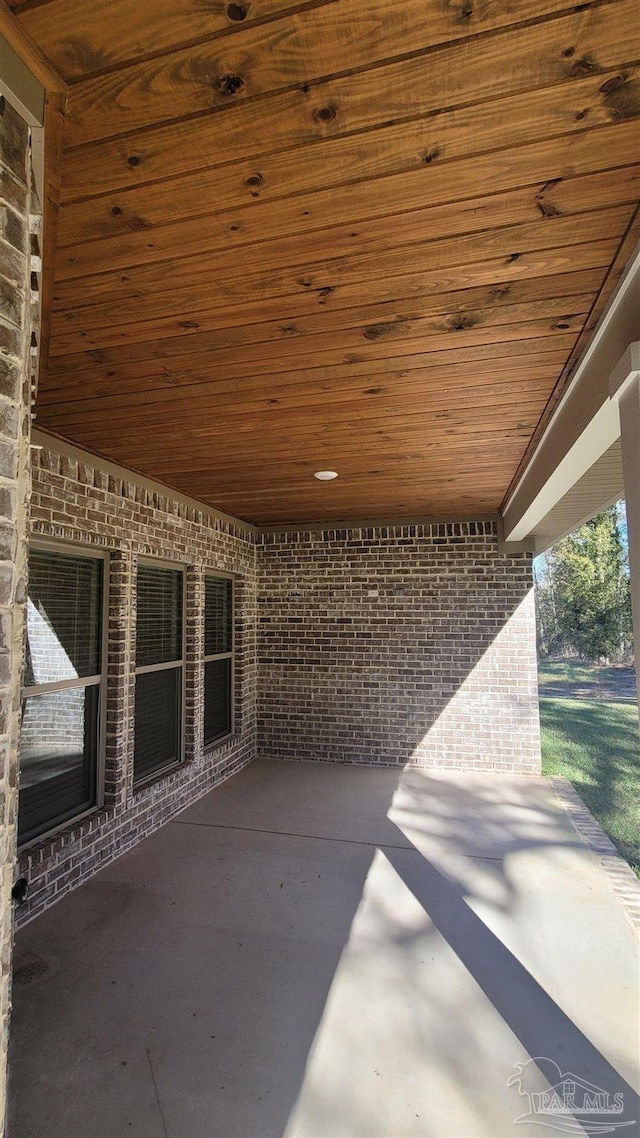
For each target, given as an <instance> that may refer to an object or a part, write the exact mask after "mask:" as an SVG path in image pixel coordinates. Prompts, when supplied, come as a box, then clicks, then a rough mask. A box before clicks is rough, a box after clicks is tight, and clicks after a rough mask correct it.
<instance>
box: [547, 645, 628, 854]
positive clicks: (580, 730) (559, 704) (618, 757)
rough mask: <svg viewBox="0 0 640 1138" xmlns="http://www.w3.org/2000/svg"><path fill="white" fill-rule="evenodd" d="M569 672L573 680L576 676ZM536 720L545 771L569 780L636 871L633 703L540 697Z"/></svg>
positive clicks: (571, 665)
mask: <svg viewBox="0 0 640 1138" xmlns="http://www.w3.org/2000/svg"><path fill="white" fill-rule="evenodd" d="M569 666H570V667H573V664H572V663H571V664H570V665H569ZM576 667H579V665H576ZM587 670H588V669H585V671H587ZM541 678H542V677H541ZM567 678H569V677H567ZM570 678H571V680H572V681H574V682H575V680H576V678H577V677H575V676H571V677H570ZM540 723H541V727H542V771H543V774H547V775H564V777H565V778H568V779H569V780H570V782H572V783H573V785H574V786H575V788H576V790H577V791H578V794H579V795H580V797H581V798H582V799H583V801H584V802H585V803H586V805H587V806H588V807H589V809H590V811H591V813H592V814H594V815H595V817H596V818H597V819H598V821H599V823H600V825H601V826H602V828H603V830H606V832H607V833H608V834H609V837H610V838H611V839H612V840H613V841H614V842H615V844H616V846H617V847H618V849H619V850H620V853H621V854H622V855H623V857H625V858H626V859H627V861H628V862H629V864H630V865H632V866H633V868H634V869H635V871H636V873H638V875H639V876H640V796H639V794H638V787H639V786H640V739H639V737H638V708H637V705H636V704H635V703H616V702H614V701H612V700H604V699H580V700H578V699H566V698H560V699H549V698H544V697H543V698H542V699H541V700H540Z"/></svg>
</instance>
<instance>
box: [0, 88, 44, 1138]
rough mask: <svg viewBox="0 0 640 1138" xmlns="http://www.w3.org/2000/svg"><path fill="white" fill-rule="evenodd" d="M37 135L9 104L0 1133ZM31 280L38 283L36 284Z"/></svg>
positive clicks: (1, 357) (1, 142)
mask: <svg viewBox="0 0 640 1138" xmlns="http://www.w3.org/2000/svg"><path fill="white" fill-rule="evenodd" d="M30 171H31V166H30V151H29V131H28V128H27V125H26V123H24V122H23V120H22V119H21V118H20V116H19V115H17V114H16V112H15V111H14V110H13V109H12V107H10V106H9V104H8V103H7V102H6V101H5V99H4V98H0V870H1V877H0V962H1V968H0V971H1V976H0V1133H4V1116H5V1070H6V1057H7V1056H6V1048H7V1036H8V1026H9V1009H10V1003H11V952H12V939H13V929H12V924H13V914H12V901H11V888H12V885H13V881H14V875H15V863H16V799H17V773H18V772H17V768H18V763H17V747H18V732H19V728H20V688H21V676H22V667H23V632H24V612H25V603H24V602H25V598H26V588H25V581H26V552H27V525H28V494H29V468H28V456H29V427H30V402H31V392H32V385H33V373H34V369H35V367H36V363H37V335H38V322H37V315H38V314H37V292H36V290H35V289H33V291H32V281H33V284H34V285H35V284H37V280H38V278H37V271H38V269H37V265H36V263H35V262H34V257H35V254H36V253H37V249H36V248H35V243H36V241H37V236H36V232H35V231H36V230H37V228H38V224H39V220H40V219H39V211H38V208H37V204H36V202H35V198H33V197H32V194H31V192H30V185H31V178H30ZM32 273H33V274H34V276H33V277H32Z"/></svg>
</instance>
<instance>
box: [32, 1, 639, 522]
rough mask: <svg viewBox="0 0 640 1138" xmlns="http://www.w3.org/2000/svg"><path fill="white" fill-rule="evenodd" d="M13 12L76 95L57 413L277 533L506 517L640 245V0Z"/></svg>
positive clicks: (57, 299)
mask: <svg viewBox="0 0 640 1138" xmlns="http://www.w3.org/2000/svg"><path fill="white" fill-rule="evenodd" d="M14 8H15V11H16V13H17V19H18V21H20V22H21V24H22V26H23V28H24V30H25V31H26V32H27V33H28V34H29V35H30V36H31V37H32V38H33V39H34V40H35V41H36V43H37V44H38V46H39V48H40V49H41V50H42V52H43V53H44V54H45V56H46V57H47V58H48V59H50V60H51V61H52V62H53V64H54V65H55V66H57V67H58V69H59V70H60V71H61V72H62V74H63V75H64V76H65V78H67V79H68V80H69V82H70V84H71V91H70V98H69V111H68V116H67V121H66V126H65V139H66V149H65V153H64V161H63V169H62V185H61V199H62V206H61V209H60V214H59V226H58V242H57V250H56V256H55V283H54V288H53V304H52V308H51V313H50V317H51V345H50V352H49V359H48V361H47V366H46V368H45V369H44V371H43V375H42V379H41V387H40V397H39V403H38V424H39V425H40V426H42V427H44V428H45V429H48V430H50V431H53V432H54V433H56V434H59V435H61V436H62V437H66V438H69V439H71V440H72V441H74V442H76V443H78V444H80V445H82V446H85V447H88V448H89V449H92V450H94V451H95V452H96V453H98V454H102V455H104V456H105V457H107V458H110V459H112V460H114V461H117V462H120V463H122V464H123V465H124V466H129V467H130V468H131V469H133V470H137V471H139V472H141V473H143V474H146V475H148V476H150V477H153V478H156V479H158V478H159V479H160V480H162V481H165V482H166V483H168V484H169V485H171V486H174V487H175V488H176V489H177V490H180V491H182V492H183V493H187V494H189V495H191V496H193V497H196V498H200V499H202V500H203V501H206V502H208V503H210V504H211V505H214V506H218V507H219V508H221V509H224V510H226V511H229V512H231V513H236V514H238V515H239V516H241V517H244V518H247V519H249V520H252V521H255V522H258V523H260V524H270V523H276V524H281V523H282V524H286V523H287V522H290V523H291V524H297V523H298V522H301V521H314V520H318V521H330V520H331V519H332V518H343V519H348V518H349V519H357V518H358V517H367V518H375V517H379V518H383V517H387V518H388V517H402V516H406V517H416V516H418V515H420V514H430V515H437V516H446V515H453V514H456V515H459V514H469V515H470V514H476V515H478V514H485V513H487V512H495V511H496V510H497V509H498V507H499V505H500V502H501V500H502V498H503V496H504V493H505V491H506V489H507V487H508V485H509V483H510V482H511V480H512V479H513V477H514V474H515V472H516V470H517V468H518V466H519V464H520V463H521V462H522V459H523V455H524V454H525V453H526V452H527V447H530V445H531V440H532V439H533V438H534V437H535V434H536V431H538V430H539V429H540V423H541V417H542V416H543V415H544V414H545V408H549V407H550V406H551V405H552V402H553V399H554V391H555V390H556V389H557V385H558V382H559V381H561V382H564V380H563V379H561V377H564V376H566V374H567V369H568V367H569V366H570V360H571V359H572V358H574V356H575V352H576V350H577V345H578V344H579V343H581V342H583V341H584V337H585V335H587V334H588V332H586V331H585V329H588V328H591V327H593V322H594V319H595V314H596V313H597V312H598V311H599V310H600V309H601V305H602V303H603V301H602V298H603V296H604V295H605V294H606V293H607V290H608V289H609V288H610V287H611V281H612V279H613V277H614V276H615V273H616V272H617V271H618V269H617V267H616V266H617V264H618V261H619V260H620V258H621V257H622V256H623V254H624V251H625V250H626V249H627V247H628V242H629V240H630V239H629V236H628V233H629V231H630V227H632V226H633V225H634V217H635V215H636V210H637V205H638V199H639V197H640V189H639V186H640V163H639V161H638V159H639V156H640V153H639V151H640V148H639V142H640V137H639V134H638V118H639V116H640V71H639V67H638V61H639V58H640V37H639V36H638V12H637V6H636V3H635V0H592V2H591V3H586V4H581V5H578V6H576V7H575V8H574V9H570V8H568V7H567V5H566V0H535V3H534V2H533V0H519V2H518V3H517V4H515V3H513V0H451V2H447V3H441V2H440V0H426V2H425V3H424V4H420V5H413V6H412V5H407V4H404V3H401V2H400V0H352V2H351V4H350V5H347V4H346V0H312V2H309V3H300V4H298V5H295V4H291V3H290V2H289V0H274V2H273V3H270V4H269V5H267V4H265V3H264V0H251V2H245V0H242V2H241V3H238V4H236V3H222V2H220V3H215V4H212V5H206V6H205V5H202V4H201V3H199V2H198V0H175V2H174V0H172V3H171V4H169V3H168V0H149V4H148V5H146V6H144V7H143V6H141V5H139V4H136V3H134V0H113V3H112V4H110V5H109V6H104V5H102V4H99V3H98V2H97V0H78V3H77V4H74V5H73V6H69V5H68V3H67V2H66V0H44V2H42V3H37V4H34V3H31V2H30V0H25V2H24V3H19V4H16V5H15V6H14ZM53 268H54V266H49V269H50V271H53ZM321 467H329V468H333V469H337V470H339V473H340V477H339V479H338V480H337V481H336V482H335V483H332V484H330V486H328V487H327V486H326V485H325V486H322V485H320V484H318V483H317V482H315V481H314V479H313V478H312V474H313V471H314V470H315V469H319V468H321Z"/></svg>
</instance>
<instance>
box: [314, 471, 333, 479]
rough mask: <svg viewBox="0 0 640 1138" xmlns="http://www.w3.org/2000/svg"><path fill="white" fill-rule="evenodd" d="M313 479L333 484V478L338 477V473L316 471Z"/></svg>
mask: <svg viewBox="0 0 640 1138" xmlns="http://www.w3.org/2000/svg"><path fill="white" fill-rule="evenodd" d="M313 477H314V478H317V479H318V480H319V481H320V482H331V480H332V478H337V477H338V471H337V470H316V472H315V474H314V476H313Z"/></svg>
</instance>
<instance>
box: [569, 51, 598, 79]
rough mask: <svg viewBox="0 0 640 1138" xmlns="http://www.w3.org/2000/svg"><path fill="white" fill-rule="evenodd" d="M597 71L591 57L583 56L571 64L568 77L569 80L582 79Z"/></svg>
mask: <svg viewBox="0 0 640 1138" xmlns="http://www.w3.org/2000/svg"><path fill="white" fill-rule="evenodd" d="M599 70H600V69H599V67H598V64H597V63H596V61H595V59H594V58H593V56H592V55H583V56H581V57H580V59H576V61H575V63H572V65H571V67H570V68H569V75H570V77H571V79H583V78H584V76H585V75H593V74H594V72H596V71H599Z"/></svg>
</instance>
